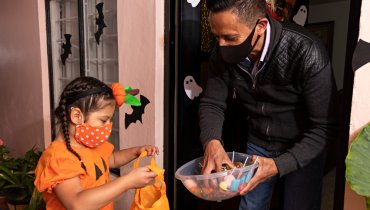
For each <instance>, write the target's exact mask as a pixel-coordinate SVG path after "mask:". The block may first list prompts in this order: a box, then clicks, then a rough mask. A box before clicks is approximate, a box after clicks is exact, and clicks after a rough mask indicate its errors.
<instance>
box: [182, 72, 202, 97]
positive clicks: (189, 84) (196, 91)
mask: <svg viewBox="0 0 370 210" xmlns="http://www.w3.org/2000/svg"><path fill="white" fill-rule="evenodd" d="M184 90H185V93H186V95H187V96H188V97H189V99H191V100H194V98H195V97H198V96H199V95H200V93H202V91H203V89H202V88H201V87H200V86H199V85H198V84H197V83H196V82H195V79H194V78H193V76H190V75H189V76H187V77H185V79H184Z"/></svg>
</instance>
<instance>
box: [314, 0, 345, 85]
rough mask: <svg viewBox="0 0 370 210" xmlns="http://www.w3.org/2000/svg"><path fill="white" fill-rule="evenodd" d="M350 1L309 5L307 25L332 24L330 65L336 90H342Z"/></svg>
mask: <svg viewBox="0 0 370 210" xmlns="http://www.w3.org/2000/svg"><path fill="white" fill-rule="evenodd" d="M349 7H350V1H349V0H344V1H339V2H335V3H328V4H315V5H310V7H309V12H308V23H319V22H327V21H335V22H334V38H333V57H332V65H333V70H334V75H335V79H336V82H337V86H338V90H339V89H342V88H343V74H344V65H345V60H346V59H345V58H346V43H347V28H348V17H349Z"/></svg>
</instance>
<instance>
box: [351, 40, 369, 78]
mask: <svg viewBox="0 0 370 210" xmlns="http://www.w3.org/2000/svg"><path fill="white" fill-rule="evenodd" d="M369 62H370V43H368V42H366V41H364V40H362V39H360V40H359V41H358V43H357V45H356V49H355V52H354V53H353V57H352V69H353V71H356V70H357V69H359V68H361V67H362V66H363V65H365V64H367V63H369Z"/></svg>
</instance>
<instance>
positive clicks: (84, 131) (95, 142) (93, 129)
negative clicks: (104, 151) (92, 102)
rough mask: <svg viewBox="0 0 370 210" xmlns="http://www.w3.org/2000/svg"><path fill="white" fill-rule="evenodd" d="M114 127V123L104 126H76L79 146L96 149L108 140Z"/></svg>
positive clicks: (76, 137)
mask: <svg viewBox="0 0 370 210" xmlns="http://www.w3.org/2000/svg"><path fill="white" fill-rule="evenodd" d="M112 125H113V123H112V122H110V123H108V124H106V125H103V126H91V125H89V124H85V123H84V124H81V125H76V132H75V139H76V141H77V142H78V143H79V144H82V145H84V146H86V147H89V148H95V147H97V146H100V145H101V144H103V143H104V142H106V141H107V140H108V138H109V136H110V134H111V132H112Z"/></svg>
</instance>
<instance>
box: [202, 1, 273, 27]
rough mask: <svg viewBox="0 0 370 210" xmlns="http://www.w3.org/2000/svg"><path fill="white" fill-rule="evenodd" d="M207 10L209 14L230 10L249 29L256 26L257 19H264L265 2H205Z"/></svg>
mask: <svg viewBox="0 0 370 210" xmlns="http://www.w3.org/2000/svg"><path fill="white" fill-rule="evenodd" d="M207 9H208V10H209V11H210V12H211V13H217V12H224V11H227V10H231V11H232V12H233V13H234V14H236V15H237V17H238V18H239V21H241V22H244V23H247V24H248V25H249V26H250V27H252V26H254V25H255V24H256V21H257V19H259V18H264V17H266V1H265V0H207Z"/></svg>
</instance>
